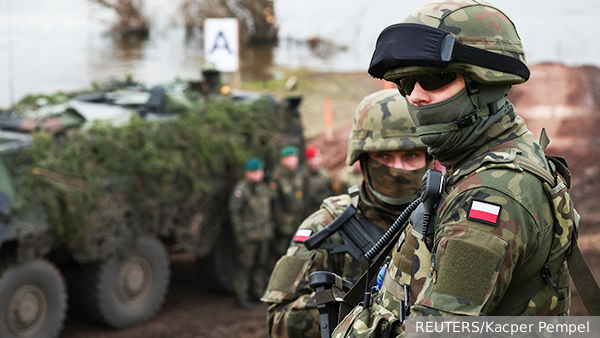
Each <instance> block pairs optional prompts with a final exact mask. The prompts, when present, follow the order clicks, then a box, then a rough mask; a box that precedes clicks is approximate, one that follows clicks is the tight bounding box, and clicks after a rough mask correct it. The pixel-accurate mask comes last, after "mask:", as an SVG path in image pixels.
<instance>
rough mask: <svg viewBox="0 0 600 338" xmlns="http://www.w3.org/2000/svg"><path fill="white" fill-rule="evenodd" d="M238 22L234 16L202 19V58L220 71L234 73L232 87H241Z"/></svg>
mask: <svg viewBox="0 0 600 338" xmlns="http://www.w3.org/2000/svg"><path fill="white" fill-rule="evenodd" d="M239 46H240V42H239V24H238V21H237V19H234V18H210V19H206V20H204V60H206V61H208V62H212V63H214V64H215V67H216V68H217V70H219V71H221V72H232V73H234V87H236V88H239V87H241V76H240V74H239V72H240V69H239V68H240V67H239V63H240V62H239V59H240V56H239V49H240V48H239Z"/></svg>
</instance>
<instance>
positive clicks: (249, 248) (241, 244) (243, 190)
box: [229, 178, 274, 299]
mask: <svg viewBox="0 0 600 338" xmlns="http://www.w3.org/2000/svg"><path fill="white" fill-rule="evenodd" d="M273 194H274V191H272V190H271V189H270V187H269V185H268V184H266V183H262V182H260V183H253V182H250V181H248V180H247V179H245V178H244V179H242V180H241V181H240V182H238V183H237V184H236V185H235V187H234V189H233V193H232V195H231V197H230V199H229V211H230V213H231V223H232V226H233V230H234V234H235V244H236V245H235V248H236V251H237V252H236V258H237V261H236V270H235V275H234V283H233V285H234V291H235V293H236V295H237V296H238V298H239V299H248V298H249V296H253V297H256V298H258V297H260V296H261V295H262V293H263V292H264V290H265V287H266V284H267V281H268V273H269V264H268V263H269V259H268V254H269V245H270V242H271V240H272V238H273V232H274V230H273V227H274V224H273V220H272V213H271V198H272V196H273ZM250 286H252V287H253V288H252V290H249V288H250ZM249 291H251V294H249Z"/></svg>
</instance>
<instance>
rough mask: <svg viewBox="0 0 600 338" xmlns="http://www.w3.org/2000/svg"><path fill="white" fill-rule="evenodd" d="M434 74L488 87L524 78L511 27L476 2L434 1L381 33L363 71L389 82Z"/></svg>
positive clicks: (523, 62) (518, 46)
mask: <svg viewBox="0 0 600 338" xmlns="http://www.w3.org/2000/svg"><path fill="white" fill-rule="evenodd" d="M407 46H410V47H409V48H406V47H407ZM437 72H458V73H461V74H463V75H467V76H468V77H470V78H471V79H473V80H474V81H475V82H479V83H483V84H489V85H499V84H517V83H522V82H525V81H527V79H528V78H529V69H528V68H527V65H526V60H525V52H524V50H523V46H522V44H521V38H520V37H519V35H518V34H517V31H516V28H515V26H514V24H513V22H512V21H511V20H510V19H509V18H508V17H507V16H506V15H505V14H504V13H503V12H502V11H501V10H500V9H498V8H497V7H496V6H494V5H492V4H490V3H489V2H486V1H479V0H460V1H458V0H456V1H452V0H450V1H448V0H438V1H434V2H431V3H429V4H426V5H424V6H421V7H420V8H418V9H417V10H416V11H414V12H413V13H411V14H410V15H409V16H408V17H407V18H406V19H404V21H403V22H402V23H400V24H395V25H391V26H389V27H387V28H386V29H384V30H383V31H382V32H381V34H380V36H379V38H378V40H377V45H376V49H375V52H374V54H373V58H372V60H371V64H370V67H369V74H371V75H372V76H373V77H376V78H383V79H385V80H387V81H392V82H394V80H397V79H399V78H401V77H405V76H411V75H417V74H427V73H437Z"/></svg>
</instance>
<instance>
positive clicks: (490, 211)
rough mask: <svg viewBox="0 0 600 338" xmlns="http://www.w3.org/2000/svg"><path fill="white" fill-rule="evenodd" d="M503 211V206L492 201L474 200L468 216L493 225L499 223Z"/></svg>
mask: <svg viewBox="0 0 600 338" xmlns="http://www.w3.org/2000/svg"><path fill="white" fill-rule="evenodd" d="M500 211H502V206H500V205H497V204H493V203H490V202H482V201H475V200H474V201H473V202H471V210H469V214H468V215H467V218H468V219H470V220H473V221H479V222H483V223H487V224H491V225H496V224H498V218H499V216H500Z"/></svg>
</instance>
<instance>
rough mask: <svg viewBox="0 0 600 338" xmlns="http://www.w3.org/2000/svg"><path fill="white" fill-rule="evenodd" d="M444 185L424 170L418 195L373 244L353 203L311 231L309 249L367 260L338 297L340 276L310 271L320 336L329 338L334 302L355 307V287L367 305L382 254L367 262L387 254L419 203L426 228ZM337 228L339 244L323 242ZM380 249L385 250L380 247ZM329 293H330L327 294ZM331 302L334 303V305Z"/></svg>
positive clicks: (336, 308)
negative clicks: (360, 273)
mask: <svg viewBox="0 0 600 338" xmlns="http://www.w3.org/2000/svg"><path fill="white" fill-rule="evenodd" d="M444 186H445V177H444V176H443V174H442V173H441V172H440V171H438V170H433V169H430V170H428V171H427V172H426V174H425V175H424V176H423V183H422V186H421V196H422V197H419V198H417V199H416V200H415V201H413V202H412V203H411V204H410V205H409V206H408V207H407V208H406V209H405V210H404V211H403V212H402V214H401V215H400V216H398V218H397V219H396V220H395V221H394V223H393V224H392V226H391V227H390V228H389V229H388V230H387V231H386V232H385V233H384V234H383V235H382V236H381V237H380V238H379V239H378V240H377V242H376V243H373V240H372V239H371V238H370V237H369V236H368V234H367V231H366V229H365V227H364V225H363V224H362V223H361V221H360V220H359V219H358V217H357V216H356V213H357V210H356V208H355V207H354V205H353V204H350V205H348V207H346V209H345V210H344V212H343V213H342V214H341V215H340V216H339V217H338V218H336V219H335V220H334V221H333V222H331V223H330V224H329V225H328V226H326V227H325V228H324V229H323V230H321V231H319V232H317V233H315V234H313V235H312V236H310V237H309V238H308V239H307V240H306V241H304V245H305V246H306V247H307V248H308V249H309V250H312V249H315V248H322V249H331V253H342V252H347V253H348V254H350V255H351V256H352V258H354V259H356V260H359V261H363V260H367V262H368V265H369V268H368V269H367V271H365V273H364V274H363V276H362V277H361V278H360V280H359V281H358V282H357V283H356V284H355V285H354V286H353V287H352V288H351V289H350V290H348V292H347V293H344V295H343V296H340V294H341V292H340V291H344V290H335V289H336V287H337V289H342V288H340V287H339V285H340V283H339V281H337V280H336V277H337V278H338V279H341V278H340V277H339V276H337V275H335V274H334V273H332V272H323V271H318V272H313V273H312V274H310V276H309V286H310V287H311V288H313V290H315V292H316V294H315V300H316V302H317V309H318V310H319V314H320V320H321V338H330V337H331V333H332V332H333V329H334V328H335V327H336V326H337V323H338V319H339V317H340V316H339V313H340V308H339V306H337V305H338V304H345V305H351V306H355V305H356V304H357V303H358V301H359V300H360V296H358V297H357V296H356V295H357V294H358V291H357V290H361V289H363V288H364V289H365V292H364V297H363V306H364V307H365V308H366V307H367V306H369V304H370V299H371V293H370V290H369V285H370V280H369V274H370V272H369V270H372V269H375V268H378V266H379V265H381V263H382V261H383V260H382V256H383V255H380V257H379V258H378V259H377V261H376V262H375V264H373V265H371V260H373V259H374V258H375V257H377V255H378V254H380V253H381V252H382V251H384V252H386V253H385V256H387V255H388V253H389V247H390V246H389V245H390V242H391V241H392V239H393V238H395V237H396V235H397V234H398V233H400V232H401V231H402V230H404V229H405V228H406V226H407V225H408V219H409V217H410V215H411V214H412V213H413V211H415V209H417V207H418V206H419V205H421V204H423V207H424V209H425V211H424V213H425V214H424V217H423V224H422V225H423V226H425V227H426V228H427V225H428V223H429V216H430V213H431V211H432V210H433V208H434V207H435V205H436V204H437V201H438V199H439V195H440V194H441V192H442V190H443V189H444ZM338 231H339V232H340V234H341V235H342V240H343V244H331V243H324V241H325V240H326V239H327V238H329V237H330V236H331V235H333V234H334V233H336V232H338ZM384 248H387V249H386V250H384ZM313 275H314V277H313ZM342 281H344V280H342ZM331 294H333V295H334V296H331ZM358 295H359V294H358ZM334 302H336V303H338V304H335V303H334ZM404 302H406V304H408V299H405V300H404ZM404 302H402V303H404ZM346 310H347V309H346Z"/></svg>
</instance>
